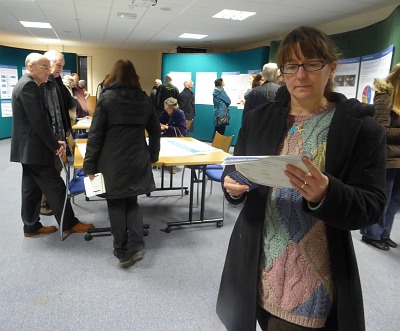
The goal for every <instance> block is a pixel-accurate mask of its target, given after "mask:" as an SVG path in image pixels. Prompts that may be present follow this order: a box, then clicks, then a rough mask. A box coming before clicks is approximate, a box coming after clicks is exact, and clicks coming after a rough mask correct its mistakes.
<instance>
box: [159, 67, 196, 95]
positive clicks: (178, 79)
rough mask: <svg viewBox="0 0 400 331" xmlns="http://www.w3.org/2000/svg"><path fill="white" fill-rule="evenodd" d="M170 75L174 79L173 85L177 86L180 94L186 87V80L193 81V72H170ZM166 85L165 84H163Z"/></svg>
mask: <svg viewBox="0 0 400 331" xmlns="http://www.w3.org/2000/svg"><path fill="white" fill-rule="evenodd" d="M168 75H169V76H170V77H171V78H172V82H171V83H172V84H173V85H175V86H176V87H177V88H178V90H179V92H182V91H183V89H184V88H185V86H184V85H183V83H184V82H185V81H186V80H192V73H191V72H179V71H170V72H169V73H168ZM163 83H165V82H163Z"/></svg>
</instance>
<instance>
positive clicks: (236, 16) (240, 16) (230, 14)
mask: <svg viewBox="0 0 400 331" xmlns="http://www.w3.org/2000/svg"><path fill="white" fill-rule="evenodd" d="M255 14H256V13H255V12H250V11H238V10H230V9H224V10H222V11H220V12H219V13H217V14H215V15H214V16H213V17H214V18H224V19H227V20H235V21H243V20H244V19H246V18H248V17H250V16H253V15H255Z"/></svg>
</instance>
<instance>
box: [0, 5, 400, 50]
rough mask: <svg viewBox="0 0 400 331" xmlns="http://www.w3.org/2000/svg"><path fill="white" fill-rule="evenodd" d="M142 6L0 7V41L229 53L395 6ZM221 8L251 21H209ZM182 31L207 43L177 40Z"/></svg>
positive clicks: (213, 19)
mask: <svg viewBox="0 0 400 331" xmlns="http://www.w3.org/2000/svg"><path fill="white" fill-rule="evenodd" d="M143 1H156V0H0V41H1V40H2V41H3V42H4V41H10V42H11V41H13V42H15V43H16V42H18V43H26V44H29V45H32V44H35V45H36V44H40V42H39V41H38V40H37V38H52V39H53V38H56V39H60V40H61V45H63V46H71V47H104V48H116V49H135V50H162V51H168V50H173V49H175V48H176V47H177V46H182V47H198V48H211V49H214V48H216V49H218V48H219V49H234V48H238V47H240V46H242V45H243V44H251V43H255V42H259V41H261V40H268V39H273V38H274V37H277V36H281V35H283V34H285V33H287V32H288V31H289V30H290V29H292V28H294V27H297V26H299V25H311V26H316V25H322V24H325V23H329V22H332V21H337V20H340V19H344V18H347V17H351V16H354V15H358V14H361V13H365V12H370V11H373V10H376V9H380V8H383V7H387V6H390V5H396V4H399V0H158V3H157V4H156V5H154V6H152V5H151V4H150V6H147V7H144V6H135V5H138V4H140V3H142V2H143ZM133 2H134V6H132V3H133ZM165 8H167V9H171V10H170V11H165ZM163 9H164V10H163ZM222 9H235V10H246V11H254V12H257V14H256V15H254V16H252V17H250V18H248V19H247V20H244V21H232V20H223V19H216V18H212V16H213V15H215V14H216V13H217V12H219V11H221V10H222ZM117 12H128V13H135V14H137V18H136V19H125V20H123V19H119V18H117ZM19 21H39V22H48V23H50V24H51V26H52V27H53V29H32V28H25V27H23V26H22V25H21V23H20V22H19ZM374 22H375V21H374V18H373V17H371V23H374ZM185 32H187V33H200V34H206V35H208V37H206V38H204V39H202V40H187V39H180V38H178V36H179V35H181V34H182V33H185ZM47 44H49V43H47Z"/></svg>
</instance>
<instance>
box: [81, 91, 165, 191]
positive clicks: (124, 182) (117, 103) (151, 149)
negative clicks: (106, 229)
mask: <svg viewBox="0 0 400 331" xmlns="http://www.w3.org/2000/svg"><path fill="white" fill-rule="evenodd" d="M145 129H146V131H147V132H148V134H149V144H148V145H147V143H146V138H145V134H144V130H145ZM160 136H161V133H160V122H159V121H158V117H157V114H156V111H155V109H154V106H153V103H152V102H151V99H150V97H149V96H147V95H146V93H145V92H142V91H138V90H134V89H129V88H125V87H119V86H110V87H109V88H106V89H104V90H103V92H102V94H101V95H100V98H99V100H98V101H97V105H96V110H95V113H94V117H93V120H92V125H91V127H90V130H89V137H88V142H87V147H86V154H85V160H84V164H83V168H84V171H85V174H86V175H87V174H95V173H97V172H101V173H103V175H104V182H105V187H106V193H105V194H104V195H103V196H104V197H105V198H109V199H119V198H127V197H132V196H137V195H140V194H146V193H149V192H151V191H154V190H155V183H154V178H153V173H152V169H151V163H152V162H156V161H157V160H158V154H159V151H160Z"/></svg>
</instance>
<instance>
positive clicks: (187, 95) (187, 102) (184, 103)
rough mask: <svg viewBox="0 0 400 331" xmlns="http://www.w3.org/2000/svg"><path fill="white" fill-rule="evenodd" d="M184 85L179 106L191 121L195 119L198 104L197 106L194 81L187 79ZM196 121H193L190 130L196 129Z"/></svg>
mask: <svg viewBox="0 0 400 331" xmlns="http://www.w3.org/2000/svg"><path fill="white" fill-rule="evenodd" d="M183 85H184V86H185V88H184V89H183V90H182V92H181V93H179V96H178V103H179V107H180V108H181V109H182V110H183V112H184V113H185V117H186V119H187V120H189V121H193V120H194V117H195V116H196V106H195V98H194V93H193V91H192V89H193V82H192V81H191V80H186V81H185V82H184V83H183ZM193 124H194V123H193V122H192V124H191V126H190V129H189V130H188V131H190V132H193V131H194V125H193Z"/></svg>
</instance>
